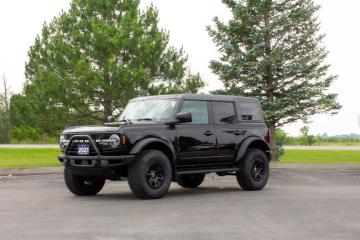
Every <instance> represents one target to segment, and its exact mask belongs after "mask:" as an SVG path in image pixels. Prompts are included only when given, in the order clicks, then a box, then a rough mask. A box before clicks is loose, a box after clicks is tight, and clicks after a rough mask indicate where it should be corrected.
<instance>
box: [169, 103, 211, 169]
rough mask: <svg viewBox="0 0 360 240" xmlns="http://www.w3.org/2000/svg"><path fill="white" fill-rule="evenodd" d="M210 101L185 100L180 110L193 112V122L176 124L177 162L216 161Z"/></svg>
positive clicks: (202, 162)
mask: <svg viewBox="0 0 360 240" xmlns="http://www.w3.org/2000/svg"><path fill="white" fill-rule="evenodd" d="M209 107H210V103H208V102H207V101H198V100H184V101H183V104H182V107H181V110H180V112H191V115H192V122H191V123H181V124H178V125H176V131H177V142H178V144H177V147H178V151H177V154H178V156H177V159H178V162H177V164H179V165H194V164H206V163H210V162H214V161H216V137H215V129H214V125H213V124H210V121H209V120H210V115H209Z"/></svg>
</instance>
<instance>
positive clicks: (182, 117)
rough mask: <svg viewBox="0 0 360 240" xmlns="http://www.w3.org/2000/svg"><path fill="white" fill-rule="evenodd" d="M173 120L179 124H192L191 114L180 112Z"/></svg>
mask: <svg viewBox="0 0 360 240" xmlns="http://www.w3.org/2000/svg"><path fill="white" fill-rule="evenodd" d="M175 118H176V120H177V121H178V122H179V123H187V122H192V116H191V112H180V113H178V114H176V117H175Z"/></svg>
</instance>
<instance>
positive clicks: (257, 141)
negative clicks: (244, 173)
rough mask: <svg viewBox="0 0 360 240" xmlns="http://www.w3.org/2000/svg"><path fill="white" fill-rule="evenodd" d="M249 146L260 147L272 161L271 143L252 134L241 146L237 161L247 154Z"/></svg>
mask: <svg viewBox="0 0 360 240" xmlns="http://www.w3.org/2000/svg"><path fill="white" fill-rule="evenodd" d="M249 148H259V149H261V150H263V151H264V152H265V154H266V156H267V158H268V160H269V161H270V148H269V145H268V144H267V143H266V142H265V141H264V139H262V138H260V137H257V136H251V137H248V138H246V139H245V140H244V141H243V142H242V143H241V146H240V148H239V150H238V152H237V154H236V158H235V161H236V162H239V161H241V159H242V158H243V157H244V156H245V154H246V151H247V150H248V149H249Z"/></svg>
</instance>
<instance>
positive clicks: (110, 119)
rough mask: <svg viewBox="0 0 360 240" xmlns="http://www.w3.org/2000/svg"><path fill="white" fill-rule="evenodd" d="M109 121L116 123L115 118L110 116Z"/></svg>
mask: <svg viewBox="0 0 360 240" xmlns="http://www.w3.org/2000/svg"><path fill="white" fill-rule="evenodd" d="M107 121H108V122H114V121H115V119H114V116H108V117H107Z"/></svg>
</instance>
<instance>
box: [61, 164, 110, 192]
mask: <svg viewBox="0 0 360 240" xmlns="http://www.w3.org/2000/svg"><path fill="white" fill-rule="evenodd" d="M64 179H65V184H66V186H67V188H68V189H69V190H70V191H71V192H72V193H74V194H75V195H78V196H91V195H96V194H97V193H98V192H100V191H101V189H102V188H103V187H104V184H105V179H103V178H89V177H82V176H74V175H73V174H72V172H71V170H70V169H67V168H65V169H64Z"/></svg>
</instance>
